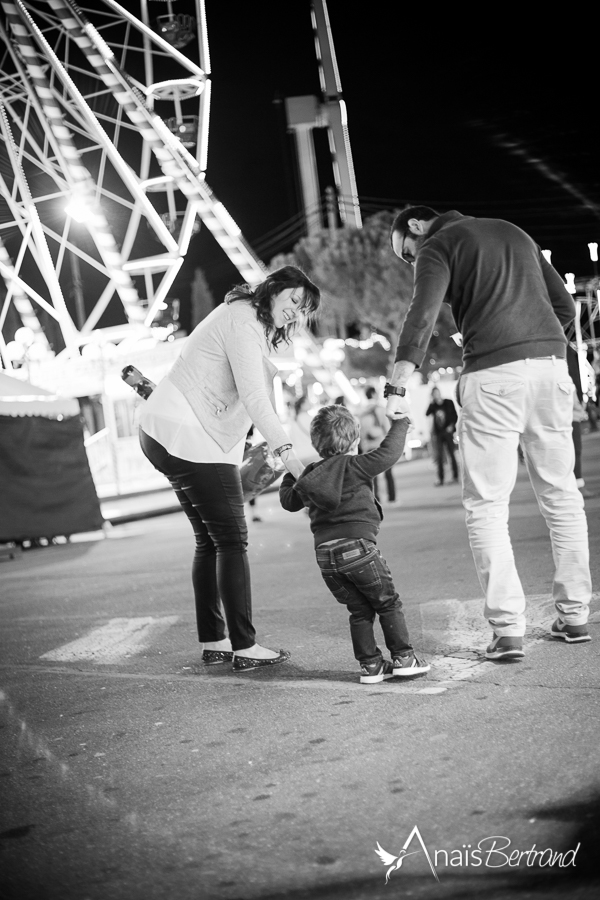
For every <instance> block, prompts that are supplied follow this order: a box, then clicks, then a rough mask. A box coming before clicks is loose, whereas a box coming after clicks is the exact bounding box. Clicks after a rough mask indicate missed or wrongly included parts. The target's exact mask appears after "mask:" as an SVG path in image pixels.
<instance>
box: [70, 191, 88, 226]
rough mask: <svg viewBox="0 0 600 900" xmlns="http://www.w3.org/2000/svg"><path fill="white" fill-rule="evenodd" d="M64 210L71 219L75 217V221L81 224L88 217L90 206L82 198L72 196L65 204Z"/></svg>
mask: <svg viewBox="0 0 600 900" xmlns="http://www.w3.org/2000/svg"><path fill="white" fill-rule="evenodd" d="M65 212H66V214H67V215H68V216H70V217H71V218H72V219H75V221H76V222H79V223H80V224H82V223H83V222H85V221H86V220H87V219H88V218H89V215H90V208H89V206H88V204H87V203H86V202H85V200H82V199H81V198H80V197H73V198H72V199H71V200H69V202H68V203H67V205H66V206H65Z"/></svg>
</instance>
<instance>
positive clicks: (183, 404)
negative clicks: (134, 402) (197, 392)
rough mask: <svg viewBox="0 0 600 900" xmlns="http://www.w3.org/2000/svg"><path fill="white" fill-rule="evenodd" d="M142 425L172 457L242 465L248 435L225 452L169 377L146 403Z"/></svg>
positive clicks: (141, 417)
mask: <svg viewBox="0 0 600 900" xmlns="http://www.w3.org/2000/svg"><path fill="white" fill-rule="evenodd" d="M140 426H141V427H142V429H143V430H144V431H145V432H146V434H147V435H148V436H149V437H151V438H154V440H155V441H158V443H159V444H162V446H163V447H164V448H165V450H167V451H168V452H169V453H170V454H171V456H177V457H178V458H179V459H187V460H189V461H190V462H195V463H231V464H233V465H236V466H240V465H241V464H242V460H243V457H244V444H245V438H242V439H241V440H240V441H238V443H237V444H235V445H234V447H232V449H231V450H229V451H227V452H225V451H224V450H222V449H221V447H220V446H219V445H218V444H217V442H216V441H215V440H213V438H211V436H210V435H209V434H208V432H207V431H206V430H205V429H204V428H203V427H202V424H201V422H200V420H199V419H198V417H197V416H196V415H195V413H194V411H193V409H192V407H191V406H190V404H189V403H188V402H187V400H186V399H185V397H184V396H183V394H182V393H181V391H179V390H178V389H177V388H176V387H175V385H174V384H173V383H172V382H171V381H170V380H169V379H168V378H163V380H162V381H161V382H160V383H159V384H158V385H157V387H156V388H155V389H154V390H153V392H152V393H151V395H150V397H149V398H148V400H146V401H145V403H144V404H143V406H142V410H141V415H140Z"/></svg>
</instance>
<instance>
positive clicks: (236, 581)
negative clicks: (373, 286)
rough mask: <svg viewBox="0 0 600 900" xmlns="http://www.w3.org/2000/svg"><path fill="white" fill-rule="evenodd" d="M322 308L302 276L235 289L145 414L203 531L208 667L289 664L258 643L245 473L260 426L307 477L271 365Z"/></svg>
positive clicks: (201, 579) (202, 626)
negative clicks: (283, 419)
mask: <svg viewBox="0 0 600 900" xmlns="http://www.w3.org/2000/svg"><path fill="white" fill-rule="evenodd" d="M319 302H320V293H319V289H318V288H317V287H316V286H315V285H314V284H313V283H312V282H311V281H310V280H309V279H308V278H307V277H306V275H304V273H303V272H301V271H300V270H299V269H297V268H296V267H295V266H284V267H283V268H282V269H277V270H275V271H274V272H271V274H270V275H268V276H267V278H266V279H265V281H263V282H261V283H260V284H259V285H257V286H254V287H251V286H249V285H241V286H239V287H237V288H234V289H233V290H232V291H230V292H229V293H228V294H227V296H226V297H225V303H223V304H221V305H220V306H217V308H216V309H214V310H213V311H212V312H211V313H210V314H209V315H208V316H206V318H205V319H203V320H202V322H200V324H199V325H197V326H196V328H195V329H194V330H193V331H192V333H191V335H190V336H189V337H188V338H187V340H186V342H185V346H184V348H183V350H182V352H181V355H180V356H179V358H178V359H177V360H176V362H175V364H174V365H173V367H172V368H171V371H170V372H169V374H168V375H167V376H166V377H165V378H164V379H163V380H162V381H161V382H160V384H159V385H158V386H157V387H156V389H155V390H154V392H153V393H152V394H151V396H150V398H149V399H148V401H147V403H146V404H145V405H144V408H143V410H142V415H141V419H140V424H141V430H140V442H141V446H142V450H143V452H144V453H145V455H146V456H147V457H148V459H149V460H150V462H151V463H152V464H153V465H154V466H155V468H157V469H158V471H159V472H162V473H163V474H164V475H166V476H167V478H168V479H169V481H170V482H171V484H172V486H173V488H174V490H175V493H176V494H177V499H178V500H179V502H180V504H181V507H182V509H183V510H184V512H185V514H186V515H187V516H188V518H189V520H190V522H191V525H192V528H193V530H194V535H195V539H196V547H195V553H194V561H193V567H192V583H193V587H194V596H195V601H196V619H197V624H198V638H199V640H200V641H201V642H202V643H203V644H204V652H203V654H202V658H203V660H204V662H205V663H207V664H212V663H222V662H225V661H231V660H232V659H233V668H234V669H236V670H237V671H249V670H251V669H254V668H258V667H260V666H269V665H273V664H274V663H279V662H284V661H285V660H286V659H288V658H289V653H288V652H287V651H285V650H282V651H279V652H278V651H276V650H270V649H269V648H267V647H263V646H261V645H260V644H258V643H257V642H256V632H255V629H254V626H253V624H252V600H251V586H250V569H249V565H248V554H247V546H248V527H247V524H246V519H245V516H244V496H243V492H242V482H241V477H240V465H241V463H242V457H243V453H244V442H245V438H246V435H247V432H248V430H249V428H250V426H251V425H252V424H253V423H254V424H255V425H256V427H257V429H258V430H259V431H260V433H261V435H262V436H263V437H264V439H265V440H266V441H267V443H268V444H269V446H270V447H271V449H272V450H273V452H274V453H275V455H277V456H279V457H280V458H281V460H282V461H283V463H284V465H285V466H286V468H287V469H288V471H289V472H291V473H293V475H294V476H296V477H298V476H299V475H300V474H301V473H302V471H303V468H304V467H303V465H302V463H301V462H300V460H299V459H298V457H297V456H296V454H295V453H294V450H293V447H292V444H291V442H290V441H289V438H288V436H287V433H286V432H285V430H284V429H283V426H282V425H281V423H280V421H279V419H278V417H277V413H276V412H275V409H274V406H273V388H272V384H271V381H272V379H273V376H274V375H275V373H276V367H275V365H274V364H273V363H272V362H270V360H269V358H268V357H269V355H270V354H271V353H272V352H273V350H274V349H275V348H276V347H277V346H278V345H279V344H280V343H281V342H282V341H284V342H285V341H287V340H289V337H290V335H291V334H292V333H293V332H294V330H295V329H296V328H298V326H299V325H301V324H303V323H304V322H306V321H307V320H308V319H310V317H311V316H312V315H313V314H314V313H315V312H316V310H317V308H318V306H319ZM221 604H222V607H223V609H224V612H225V621H226V623H227V630H228V632H229V636H227V635H226V626H225V621H224V620H223V615H222V607H221Z"/></svg>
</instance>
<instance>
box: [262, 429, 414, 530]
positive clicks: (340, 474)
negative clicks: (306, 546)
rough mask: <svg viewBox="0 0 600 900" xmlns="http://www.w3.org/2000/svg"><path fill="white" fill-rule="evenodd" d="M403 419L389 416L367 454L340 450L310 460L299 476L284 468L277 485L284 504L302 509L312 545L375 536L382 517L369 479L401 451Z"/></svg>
mask: <svg viewBox="0 0 600 900" xmlns="http://www.w3.org/2000/svg"><path fill="white" fill-rule="evenodd" d="M407 431H408V420H407V419H395V420H394V421H393V422H392V426H391V428H390V430H389V431H388V433H387V435H386V436H385V438H384V439H383V441H382V442H381V444H380V445H379V447H377V449H376V450H371V452H370V453H363V454H362V455H360V456H349V455H347V454H345V453H342V454H339V455H337V456H331V457H329V459H321V460H319V461H318V462H315V463H310V464H309V465H308V466H307V467H306V469H305V470H304V472H303V473H302V475H301V476H300V478H299V479H298V480H297V481H295V480H294V476H293V475H290V473H289V472H288V473H286V475H285V476H284V478H283V481H282V482H281V487H280V488H279V499H280V501H281V505H282V506H283V508H284V509H287V510H289V512H297V511H298V510H300V509H302V508H303V507H304V506H306V507H307V508H308V513H309V516H310V527H311V529H312V532H313V534H314V540H315V547H318V546H319V544H323V543H325V542H326V541H333V540H335V539H336V538H365V540H368V541H375V540H376V539H377V533H378V531H379V527H380V524H381V520H382V519H383V512H382V510H381V506H380V504H379V501H378V500H376V499H375V497H374V495H373V479H374V478H375V476H376V475H379V474H380V473H381V472H385V471H386V470H387V469H389V468H390V466H393V465H394V463H396V462H398V460H399V459H400V457H401V456H402V451H403V450H404V442H405V440H406V432H407Z"/></svg>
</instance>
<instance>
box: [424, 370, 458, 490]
mask: <svg viewBox="0 0 600 900" xmlns="http://www.w3.org/2000/svg"><path fill="white" fill-rule="evenodd" d="M425 415H426V416H431V418H432V423H431V444H432V447H433V458H434V460H435V465H436V468H437V481H436V482H435V484H436V487H440V486H441V485H443V483H444V454H445V453H447V454H448V459H449V460H450V465H451V467H452V480H453V481H458V464H457V462H456V454H455V448H454V434H455V432H456V423H457V421H458V413H457V412H456V407H455V405H454V403H453V402H452V400H448V398H445V399H442V394H441V391H440V389H439V388H437V387H434V388H433V390H432V392H431V403H430V404H429V406H428V407H427V412H426V413H425Z"/></svg>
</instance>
